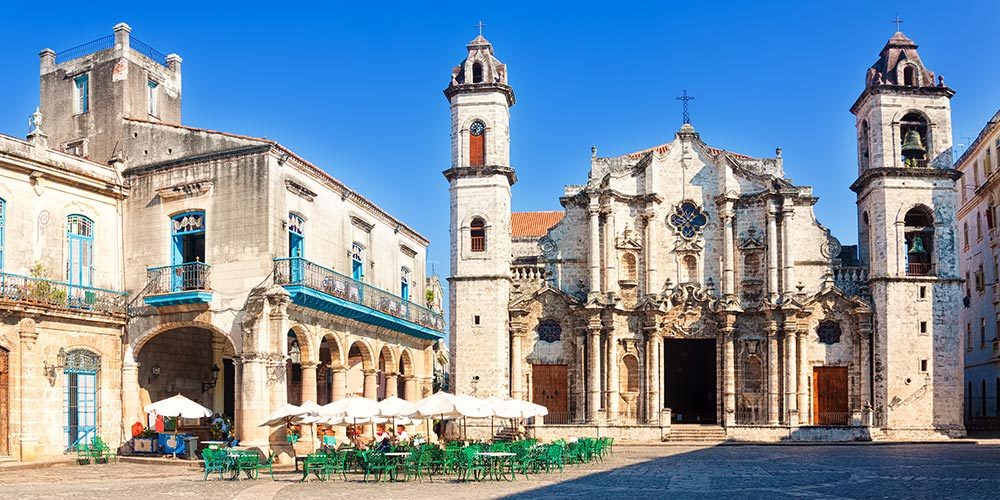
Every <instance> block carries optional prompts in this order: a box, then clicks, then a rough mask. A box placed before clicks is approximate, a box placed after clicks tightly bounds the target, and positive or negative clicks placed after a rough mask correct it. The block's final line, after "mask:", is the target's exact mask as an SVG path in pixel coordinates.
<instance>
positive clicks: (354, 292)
mask: <svg viewBox="0 0 1000 500" xmlns="http://www.w3.org/2000/svg"><path fill="white" fill-rule="evenodd" d="M274 282H275V283H276V284H278V285H302V286H305V287H308V288H312V289H313V290H317V291H320V292H323V293H326V294H329V295H332V296H334V297H337V298H339V299H343V300H346V301H348V302H353V303H355V304H360V305H363V306H365V307H368V308H369V309H374V310H376V311H381V312H383V313H385V314H388V315H389V316H392V317H395V318H399V319H402V320H406V321H409V322H411V323H415V324H418V325H420V326H423V327H426V328H430V329H431V330H435V331H439V332H443V331H444V316H443V315H441V314H440V313H436V312H434V311H432V310H430V309H428V308H426V307H424V306H421V305H419V304H415V303H413V302H410V301H409V300H406V299H403V298H402V297H399V296H397V295H394V294H392V293H389V292H387V291H385V290H382V289H379V288H375V287H374V286H371V285H369V284H367V283H363V282H361V281H357V280H355V279H352V278H349V277H347V276H344V275H343V274H340V273H338V272H337V271H334V270H333V269H328V268H325V267H323V266H321V265H319V264H316V263H314V262H310V261H308V260H306V259H303V258H300V257H290V258H289V257H280V258H276V259H274Z"/></svg>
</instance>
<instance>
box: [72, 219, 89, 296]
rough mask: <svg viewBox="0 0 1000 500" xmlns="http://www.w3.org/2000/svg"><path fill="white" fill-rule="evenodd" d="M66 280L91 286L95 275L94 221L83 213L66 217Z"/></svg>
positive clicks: (74, 283)
mask: <svg viewBox="0 0 1000 500" xmlns="http://www.w3.org/2000/svg"><path fill="white" fill-rule="evenodd" d="M66 239H67V243H68V245H67V246H68V247H69V252H68V255H67V259H66V280H67V281H69V284H71V285H79V286H91V283H92V280H93V277H94V222H93V221H92V220H90V219H89V218H87V217H84V216H83V215H77V214H74V215H70V216H69V217H67V218H66Z"/></svg>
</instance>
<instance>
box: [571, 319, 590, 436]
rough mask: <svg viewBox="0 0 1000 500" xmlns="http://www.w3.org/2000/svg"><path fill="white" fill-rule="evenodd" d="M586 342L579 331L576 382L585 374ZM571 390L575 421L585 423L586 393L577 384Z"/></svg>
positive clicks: (584, 336)
mask: <svg viewBox="0 0 1000 500" xmlns="http://www.w3.org/2000/svg"><path fill="white" fill-rule="evenodd" d="M586 342H587V335H586V330H580V331H579V332H578V333H577V336H576V372H577V380H578V381H581V380H584V379H585V377H586V374H587V369H586V366H587V357H586V350H585V349H584V345H585V343H586ZM573 390H574V391H576V393H575V395H576V421H577V422H578V423H580V422H585V421H586V420H587V414H586V408H587V403H586V401H587V398H586V394H587V393H586V391H585V390H584V387H583V384H580V383H579V382H578V383H576V384H573Z"/></svg>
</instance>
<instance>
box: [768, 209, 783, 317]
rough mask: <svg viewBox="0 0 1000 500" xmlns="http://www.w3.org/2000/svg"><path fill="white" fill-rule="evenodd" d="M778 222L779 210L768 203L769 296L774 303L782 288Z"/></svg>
mask: <svg viewBox="0 0 1000 500" xmlns="http://www.w3.org/2000/svg"><path fill="white" fill-rule="evenodd" d="M778 265H779V264H778V224H777V211H776V209H775V207H774V204H773V203H772V202H768V204H767V296H768V298H769V299H770V301H771V303H774V302H775V301H776V300H777V298H778V294H779V293H780V292H781V289H780V288H779V287H778Z"/></svg>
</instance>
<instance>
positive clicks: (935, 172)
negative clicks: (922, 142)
mask: <svg viewBox="0 0 1000 500" xmlns="http://www.w3.org/2000/svg"><path fill="white" fill-rule="evenodd" d="M884 177H897V178H917V179H920V178H923V179H951V180H953V181H957V180H958V179H959V178H961V177H962V173H961V172H959V171H958V170H955V169H951V168H905V167H904V168H900V167H893V168H870V169H868V170H865V171H864V172H863V173H862V174H861V175H860V176H859V177H858V179H857V180H856V181H854V183H853V184H851V191H854V192H855V193H858V194H861V191H862V190H863V189H864V188H865V186H867V185H868V184H869V183H871V182H872V181H873V180H875V179H876V178H884Z"/></svg>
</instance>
